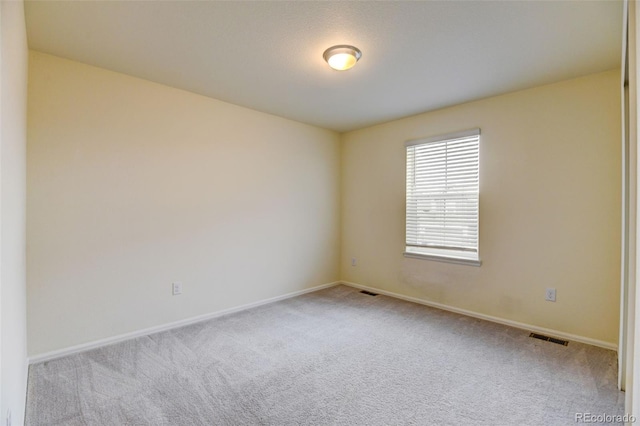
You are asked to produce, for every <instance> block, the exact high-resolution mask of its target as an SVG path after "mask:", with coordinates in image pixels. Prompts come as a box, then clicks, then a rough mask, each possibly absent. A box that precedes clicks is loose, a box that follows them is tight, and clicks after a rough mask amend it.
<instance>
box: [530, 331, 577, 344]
mask: <svg viewBox="0 0 640 426" xmlns="http://www.w3.org/2000/svg"><path fill="white" fill-rule="evenodd" d="M529 337H533V338H534V339H540V340H544V341H547V342H551V343H557V344H558V345H562V346H567V345H568V344H569V342H568V341H567V340H562V339H556V338H555V337H549V336H545V335H544V334H537V333H531V334H530V335H529Z"/></svg>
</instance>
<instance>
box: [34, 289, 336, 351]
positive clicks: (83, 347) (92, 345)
mask: <svg viewBox="0 0 640 426" xmlns="http://www.w3.org/2000/svg"><path fill="white" fill-rule="evenodd" d="M338 284H340V281H336V282H332V283H327V284H321V285H318V286H315V287H311V288H306V289H304V290H298V291H294V292H291V293H287V294H283V295H282V296H276V297H271V298H269V299H264V300H260V301H257V302H253V303H248V304H246V305H241V306H236V307H235V308H229V309H223V310H221V311H216V312H211V313H208V314H204V315H198V316H195V317H191V318H186V319H183V320H179V321H174V322H170V323H168V324H163V325H158V326H155V327H149V328H145V329H142V330H137V331H132V332H130V333H125V334H119V335H117V336H112V337H107V338H104V339H100V340H94V341H92V342H87V343H82V344H80V345H76V346H71V347H68V348H64V349H59V350H55V351H51V352H46V353H43V354H39V355H35V356H32V357H29V358H28V363H29V364H37V363H40V362H45V361H51V360H52V359H56V358H61V357H63V356H67V355H72V354H76V353H79V352H85V351H88V350H91V349H96V348H99V347H102V346H107V345H112V344H114V343H119V342H122V341H125V340H129V339H134V338H136V337H141V336H146V335H149V334H155V333H160V332H162V331H167V330H171V329H174V328H178V327H184V326H185V325H190V324H195V323H197V322H201V321H206V320H209V319H212V318H217V317H221V316H223V315H228V314H232V313H234V312H239V311H244V310H246V309H251V308H255V307H258V306H261V305H267V304H269V303H274V302H278V301H280V300H285V299H290V298H292V297H296V296H300V295H302V294H306V293H312V292H314V291H318V290H322V289H325V288H329V287H333V286H336V285H338Z"/></svg>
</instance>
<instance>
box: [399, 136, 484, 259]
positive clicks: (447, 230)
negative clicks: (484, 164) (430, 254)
mask: <svg viewBox="0 0 640 426" xmlns="http://www.w3.org/2000/svg"><path fill="white" fill-rule="evenodd" d="M479 141H480V131H479V129H476V130H475V131H467V132H463V133H460V134H456V135H450V136H449V137H442V138H441V139H438V140H433V138H432V139H429V140H425V141H424V142H422V143H421V141H412V142H410V143H407V220H406V223H407V239H406V243H407V246H412V247H432V248H440V249H442V248H444V249H452V250H461V251H470V252H476V253H477V251H478V192H479V191H478V189H479V185H478V178H479V161H478V157H479Z"/></svg>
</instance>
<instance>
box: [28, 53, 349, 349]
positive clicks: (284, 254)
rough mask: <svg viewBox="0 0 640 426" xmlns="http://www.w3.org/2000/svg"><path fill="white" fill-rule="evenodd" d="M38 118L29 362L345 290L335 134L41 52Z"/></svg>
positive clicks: (31, 151) (32, 86) (33, 104)
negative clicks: (310, 292) (176, 284)
mask: <svg viewBox="0 0 640 426" xmlns="http://www.w3.org/2000/svg"><path fill="white" fill-rule="evenodd" d="M28 111H29V123H28V126H29V127H28V129H29V145H28V153H27V157H28V170H29V175H28V183H27V185H28V202H27V224H28V232H27V239H28V282H29V284H28V297H29V308H28V318H29V322H28V327H29V328H28V331H29V333H28V334H29V354H30V355H37V354H43V353H46V352H48V351H52V350H57V349H61V348H67V347H69V346H73V345H77V344H82V343H85V342H90V341H94V340H97V339H102V338H108V337H112V336H116V335H119V334H123V333H127V332H132V331H136V330H140V329H144V328H148V327H153V326H158V325H162V324H166V323H170V322H173V321H177V320H181V319H186V318H190V317H194V316H198V315H202V314H207V313H211V312H216V311H220V310H223V309H227V308H231V307H236V306H240V305H243V304H247V303H252V302H255V301H260V300H263V299H267V298H270V297H275V296H279V295H283V294H286V293H289V292H294V291H298V290H302V289H306V288H310V287H313V286H317V285H321V284H325V283H330V282H334V281H336V280H338V279H339V249H340V245H339V231H340V229H339V220H340V212H339V199H340V197H339V190H340V158H339V156H340V148H339V135H338V134H337V133H334V132H331V131H328V130H324V129H320V128H317V127H313V126H309V125H305V124H301V123H297V122H294V121H290V120H286V119H283V118H279V117H276V116H272V115H268V114H264V113H260V112H256V111H252V110H249V109H246V108H241V107H238V106H234V105H230V104H227V103H224V102H220V101H217V100H214V99H210V98H206V97H203V96H199V95H195V94H193V93H189V92H185V91H181V90H177V89H174V88H170V87H167V86H162V85H159V84H155V83H151V82H148V81H145V80H140V79H136V78H133V77H129V76H126V75H123V74H117V73H114V72H110V71H106V70H104V69H100V68H95V67H91V66H87V65H83V64H80V63H77V62H73V61H69V60H65V59H61V58H57V57H54V56H50V55H46V54H42V53H38V52H31V54H30V63H29V110H28ZM173 281H180V282H182V284H183V294H182V295H180V296H172V295H171V283H172V282H173Z"/></svg>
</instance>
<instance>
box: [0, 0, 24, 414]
mask: <svg viewBox="0 0 640 426" xmlns="http://www.w3.org/2000/svg"><path fill="white" fill-rule="evenodd" d="M0 40H1V47H0V80H1V81H0V129H1V130H0V182H1V184H0V271H1V272H0V301H1V302H0V303H1V305H0V312H1V315H0V325H1V326H0V348H1V353H0V382H1V386H0V389H1V395H2V398H1V404H0V407H1V408H0V422H1V423H2V424H3V425H4V424H9V422H8V419H7V417H8V414H9V412H11V420H12V424H13V425H21V424H22V423H23V421H24V404H25V395H26V387H27V381H26V379H27V316H26V309H27V308H26V303H27V302H26V256H25V254H26V251H25V250H26V249H25V243H26V240H25V205H26V146H27V60H28V51H27V35H26V30H25V22H24V8H23V4H22V2H21V1H14V2H10V1H0Z"/></svg>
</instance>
